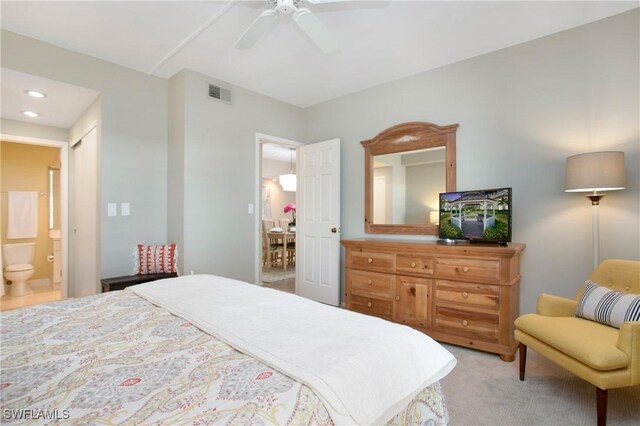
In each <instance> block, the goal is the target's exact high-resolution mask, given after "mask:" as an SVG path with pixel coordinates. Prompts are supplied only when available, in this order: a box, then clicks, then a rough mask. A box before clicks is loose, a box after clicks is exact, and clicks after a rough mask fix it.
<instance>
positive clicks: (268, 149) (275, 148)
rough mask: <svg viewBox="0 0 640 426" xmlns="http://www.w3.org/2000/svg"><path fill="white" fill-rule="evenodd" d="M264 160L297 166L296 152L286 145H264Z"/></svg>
mask: <svg viewBox="0 0 640 426" xmlns="http://www.w3.org/2000/svg"><path fill="white" fill-rule="evenodd" d="M262 158H268V159H269V160H276V161H284V162H287V163H292V164H296V150H295V149H291V148H289V147H288V146H284V145H278V144H273V143H263V144H262Z"/></svg>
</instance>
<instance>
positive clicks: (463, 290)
mask: <svg viewBox="0 0 640 426" xmlns="http://www.w3.org/2000/svg"><path fill="white" fill-rule="evenodd" d="M435 295H436V304H441V303H443V302H444V303H455V304H461V305H465V306H469V307H481V308H486V309H490V310H494V311H497V310H498V308H499V307H500V287H498V286H496V285H486V284H470V283H459V282H455V281H444V280H437V281H436V285H435Z"/></svg>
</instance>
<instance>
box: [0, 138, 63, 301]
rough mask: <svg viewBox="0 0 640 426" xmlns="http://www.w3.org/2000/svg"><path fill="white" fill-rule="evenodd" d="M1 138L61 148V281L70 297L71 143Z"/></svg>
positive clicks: (38, 139)
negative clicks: (69, 190) (68, 277)
mask: <svg viewBox="0 0 640 426" xmlns="http://www.w3.org/2000/svg"><path fill="white" fill-rule="evenodd" d="M0 139H2V141H4V142H14V143H21V144H25V145H40V146H49V147H55V148H60V204H61V207H63V208H62V210H61V212H60V213H61V214H60V241H62V259H61V261H62V263H61V267H62V281H61V282H60V296H61V297H62V299H66V298H67V297H68V281H67V276H68V273H69V268H68V265H69V259H68V258H69V232H68V229H69V193H68V189H69V143H68V142H67V141H58V140H53V139H41V138H34V137H30V136H16V135H9V134H4V133H3V134H0Z"/></svg>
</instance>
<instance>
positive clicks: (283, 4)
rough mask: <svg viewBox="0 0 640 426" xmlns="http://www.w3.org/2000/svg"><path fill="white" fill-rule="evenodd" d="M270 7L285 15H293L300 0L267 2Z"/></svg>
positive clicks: (273, 0)
mask: <svg viewBox="0 0 640 426" xmlns="http://www.w3.org/2000/svg"><path fill="white" fill-rule="evenodd" d="M267 3H269V5H270V6H272V7H275V9H276V10H277V11H278V12H280V13H282V14H285V15H288V14H289V13H293V12H295V11H296V10H297V9H298V6H299V5H300V3H302V0H267Z"/></svg>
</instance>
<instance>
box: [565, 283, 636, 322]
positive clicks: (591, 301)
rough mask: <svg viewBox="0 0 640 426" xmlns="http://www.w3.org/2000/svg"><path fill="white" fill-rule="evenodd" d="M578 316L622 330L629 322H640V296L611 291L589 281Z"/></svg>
mask: <svg viewBox="0 0 640 426" xmlns="http://www.w3.org/2000/svg"><path fill="white" fill-rule="evenodd" d="M576 316H577V317H580V318H586V319H589V320H592V321H597V322H599V323H602V324H606V325H610V326H612V327H616V328H620V326H621V325H622V324H623V323H625V322H627V321H640V295H638V294H629V293H623V292H621V291H615V290H609V289H607V288H606V287H602V286H600V285H598V284H597V283H594V282H593V281H588V280H587V283H586V284H585V285H584V293H582V297H580V300H579V301H578V307H577V308H576Z"/></svg>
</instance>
